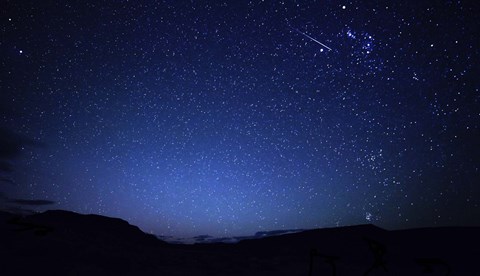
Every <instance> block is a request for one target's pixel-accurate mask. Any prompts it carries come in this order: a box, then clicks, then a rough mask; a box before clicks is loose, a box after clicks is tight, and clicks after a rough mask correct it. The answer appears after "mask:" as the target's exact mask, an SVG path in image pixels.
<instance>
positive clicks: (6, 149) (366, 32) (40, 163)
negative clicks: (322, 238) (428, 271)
mask: <svg viewBox="0 0 480 276" xmlns="http://www.w3.org/2000/svg"><path fill="white" fill-rule="evenodd" d="M479 14H480V4H479V3H478V1H392V2H389V1H343V2H342V1H261V0H256V1H226V2H223V1H173V0H170V1H98V0H95V1H93V0H92V1H34V0H30V1H16V0H9V1H7V0H1V2H0V34H1V40H0V51H1V56H0V74H1V75H0V129H1V131H0V134H1V135H2V138H1V139H0V142H1V143H0V147H2V148H1V149H0V176H1V180H0V192H1V194H0V199H1V201H0V202H1V203H0V204H1V208H3V209H9V210H17V211H18V210H21V209H23V210H25V209H33V210H38V211H41V210H46V209H66V210H72V211H76V212H80V213H95V214H101V215H107V216H113V217H120V218H123V219H126V220H128V221H129V222H130V223H132V224H135V225H138V226H139V227H140V228H141V229H143V230H144V231H147V232H151V233H155V234H158V235H172V236H176V237H186V236H193V235H199V234H209V235H212V236H233V235H248V234H253V233H254V232H256V231H266V230H279V229H295V228H303V229H306V228H316V227H332V226H344V225H354V224H364V223H373V224H376V225H378V226H380V227H384V228H387V229H401V228H411V227H423V226H444V225H480V220H479V218H480V180H479V179H480V142H479V141H480V91H479V89H480V81H479V80H480V70H479V64H480V47H479V46H480V39H479V37H480V31H479V29H480V27H479V20H478V18H479V17H478V16H479Z"/></svg>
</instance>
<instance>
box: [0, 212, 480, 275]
mask: <svg viewBox="0 0 480 276" xmlns="http://www.w3.org/2000/svg"><path fill="white" fill-rule="evenodd" d="M479 234H480V228H475V227H446V228H424V229H413V230H401V231H386V230H383V229H381V228H378V227H375V226H373V225H360V226H352V227H342V228H329V229H318V230H308V231H303V232H299V233H293V234H286V235H281V236H273V237H266V238H263V239H254V240H243V241H240V242H239V243H236V244H220V243H217V244H197V245H178V244H177V245H174V244H168V243H166V242H163V241H161V240H159V239H157V238H155V237H154V236H152V235H148V234H145V233H143V232H142V231H140V229H139V228H137V227H136V226H132V225H130V224H128V223H127V222H126V221H123V220H120V219H114V218H108V217H102V216H97V215H80V214H76V213H72V212H67V211H47V212H45V213H42V214H35V215H30V216H25V217H19V216H16V215H13V214H10V213H4V212H0V275H249V276H254V275H480V235H479Z"/></svg>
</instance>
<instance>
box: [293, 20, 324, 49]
mask: <svg viewBox="0 0 480 276" xmlns="http://www.w3.org/2000/svg"><path fill="white" fill-rule="evenodd" d="M288 27H290V29H292V30H294V31H295V32H297V33H299V34H301V35H303V36H305V37H307V38H309V39H310V40H313V41H315V42H316V43H318V44H320V45H321V46H322V47H325V48H327V49H328V50H330V51H331V50H332V48H330V47H328V46H327V45H325V44H323V43H322V42H320V41H318V40H316V39H315V38H313V37H311V36H309V35H308V34H306V33H304V32H301V31H300V30H298V29H295V28H293V27H291V26H290V25H289V26H288Z"/></svg>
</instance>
